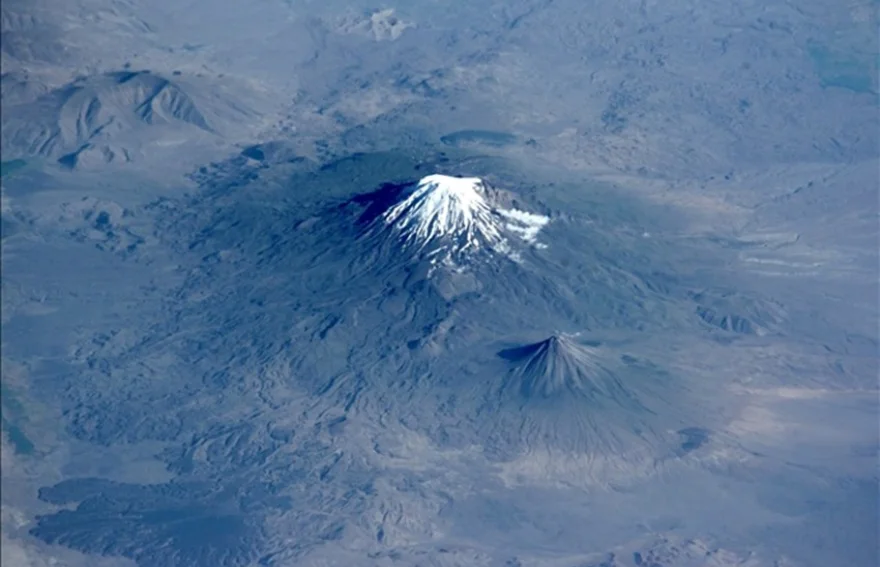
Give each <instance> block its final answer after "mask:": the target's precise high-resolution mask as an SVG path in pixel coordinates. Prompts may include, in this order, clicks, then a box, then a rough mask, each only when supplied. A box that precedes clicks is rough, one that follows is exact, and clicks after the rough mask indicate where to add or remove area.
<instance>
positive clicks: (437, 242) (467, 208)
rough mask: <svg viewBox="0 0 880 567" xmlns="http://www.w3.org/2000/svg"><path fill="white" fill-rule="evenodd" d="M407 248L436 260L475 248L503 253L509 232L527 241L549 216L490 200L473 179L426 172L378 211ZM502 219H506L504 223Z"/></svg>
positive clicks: (488, 195) (507, 251)
mask: <svg viewBox="0 0 880 567" xmlns="http://www.w3.org/2000/svg"><path fill="white" fill-rule="evenodd" d="M382 220H383V221H384V223H385V225H386V226H389V227H391V228H393V229H394V230H395V231H397V232H398V233H399V237H400V239H401V240H402V241H403V243H404V245H405V246H406V247H407V248H410V249H415V250H417V251H418V252H419V253H425V254H426V255H427V256H428V257H431V258H434V259H437V257H439V259H440V260H455V259H458V260H460V259H462V258H463V257H464V256H466V255H468V254H470V253H473V252H476V251H478V250H487V251H490V252H503V253H509V251H510V249H509V246H508V238H507V236H508V235H509V234H513V235H516V236H518V237H520V238H521V239H523V240H525V241H527V242H531V241H534V238H535V236H536V235H537V233H538V231H539V230H540V228H541V227H542V226H544V224H546V223H547V222H548V221H549V219H547V218H546V217H542V216H540V215H535V214H532V213H526V212H524V211H517V210H505V209H502V208H500V207H498V206H497V205H496V204H495V203H494V202H493V198H492V195H491V194H490V191H489V189H488V188H487V187H486V185H485V183H483V181H482V180H481V179H479V178H477V177H451V176H447V175H439V174H435V175H428V176H427V177H424V178H422V179H421V180H420V181H419V183H418V185H417V187H416V189H415V191H413V192H412V193H411V194H409V195H408V196H407V197H406V198H405V199H403V200H402V201H400V202H399V203H397V204H395V205H394V206H392V207H391V208H389V209H388V210H387V211H385V213H384V214H383V215H382ZM504 221H507V222H504Z"/></svg>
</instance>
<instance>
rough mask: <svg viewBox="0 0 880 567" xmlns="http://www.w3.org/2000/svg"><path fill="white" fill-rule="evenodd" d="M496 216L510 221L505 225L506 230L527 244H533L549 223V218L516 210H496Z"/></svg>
mask: <svg viewBox="0 0 880 567" xmlns="http://www.w3.org/2000/svg"><path fill="white" fill-rule="evenodd" d="M498 214H500V215H501V216H502V217H504V218H506V219H507V220H508V221H510V222H508V223H507V225H506V228H507V230H509V231H511V232H514V233H516V234H517V235H519V236H520V238H522V239H523V240H525V241H526V242H529V243H534V242H535V239H536V238H537V237H538V233H539V232H540V231H541V229H542V228H544V225H546V224H547V223H548V222H550V218H549V217H545V216H543V215H538V214H535V213H527V212H525V211H520V210H517V209H498Z"/></svg>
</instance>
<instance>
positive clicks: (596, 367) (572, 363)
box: [499, 335, 634, 405]
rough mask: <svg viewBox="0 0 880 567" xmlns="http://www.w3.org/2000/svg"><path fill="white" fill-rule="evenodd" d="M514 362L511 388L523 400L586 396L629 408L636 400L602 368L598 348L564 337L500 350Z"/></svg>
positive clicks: (554, 337) (502, 354)
mask: <svg viewBox="0 0 880 567" xmlns="http://www.w3.org/2000/svg"><path fill="white" fill-rule="evenodd" d="M499 355H500V356H501V357H502V358H504V359H507V360H509V361H511V362H513V363H514V368H513V371H512V372H511V381H510V382H509V383H508V388H510V387H514V388H515V389H516V391H517V392H518V394H519V395H520V396H522V397H523V398H524V399H541V398H553V397H557V396H575V397H586V398H591V399H593V400H596V401H601V400H606V401H609V402H610V401H615V403H616V405H628V402H629V401H634V399H633V397H632V395H631V394H630V393H629V392H627V389H626V387H625V386H624V385H623V384H622V383H621V382H620V381H619V380H617V379H616V378H615V377H614V374H613V373H612V372H611V371H609V370H608V369H607V368H605V367H603V366H602V365H601V364H600V362H599V360H600V356H599V353H598V351H597V350H596V349H593V348H591V347H588V346H585V345H580V344H578V343H576V342H574V341H573V340H572V339H571V338H570V337H567V336H565V335H552V336H551V337H549V338H547V339H545V340H543V341H541V342H537V343H534V344H530V345H526V346H522V347H518V348H513V349H508V350H504V351H501V353H499Z"/></svg>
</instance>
